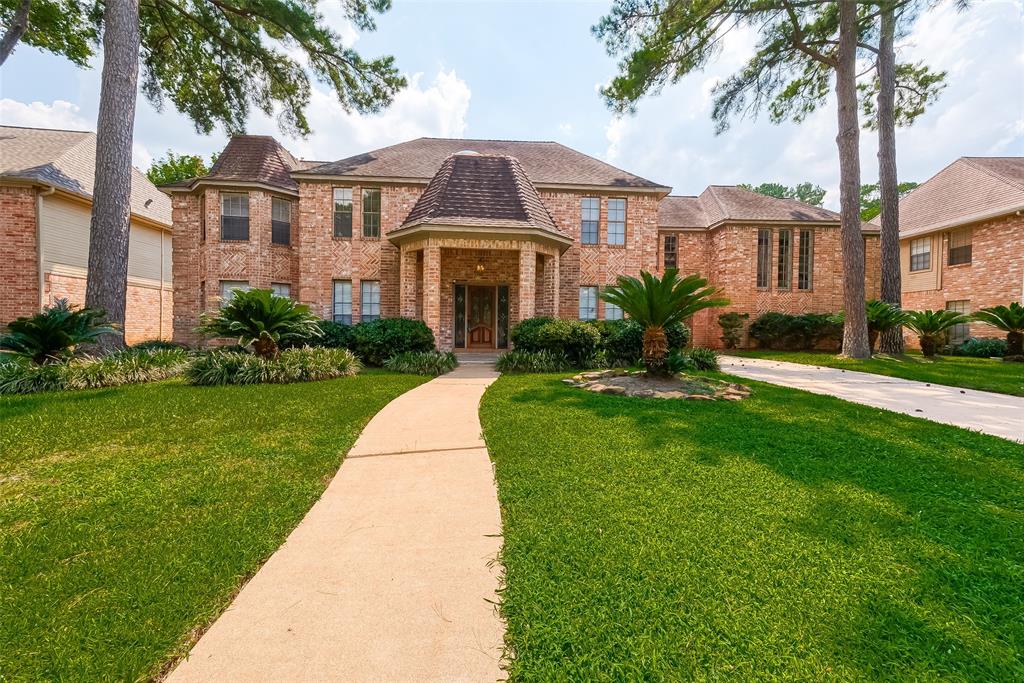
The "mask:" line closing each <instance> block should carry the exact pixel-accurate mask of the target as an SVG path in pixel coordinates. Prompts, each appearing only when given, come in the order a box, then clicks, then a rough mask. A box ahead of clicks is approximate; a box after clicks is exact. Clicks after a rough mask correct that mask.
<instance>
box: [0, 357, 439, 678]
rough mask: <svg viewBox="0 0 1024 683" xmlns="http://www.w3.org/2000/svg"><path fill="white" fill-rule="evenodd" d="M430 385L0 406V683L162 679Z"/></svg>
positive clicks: (356, 384)
mask: <svg viewBox="0 0 1024 683" xmlns="http://www.w3.org/2000/svg"><path fill="white" fill-rule="evenodd" d="M423 381H425V380H424V379H423V378H419V377H415V376H411V375H395V374H391V373H384V372H373V371H370V372H367V373H366V374H361V375H359V376H356V377H348V378H344V379H338V380H332V381H325V382H315V383H308V384H290V385H264V386H244V387H189V386H186V385H184V384H183V383H182V382H181V381H180V380H172V381H169V382H161V383H155V384H147V385H140V386H132V387H121V388H117V389H99V390H87V391H79V392H72V393H61V394H48V395H33V396H19V397H11V398H4V397H0V614H2V615H3V616H2V618H0V672H2V673H0V678H2V679H4V680H140V679H142V680H144V679H148V678H151V677H153V676H155V675H157V674H159V672H160V670H161V668H162V667H163V666H165V665H166V664H167V663H168V662H169V661H170V660H171V659H173V658H174V657H176V656H179V655H183V654H185V652H187V650H188V647H189V645H190V644H191V642H192V639H193V638H194V637H195V636H196V635H197V634H198V633H199V632H200V630H201V629H203V628H204V627H205V625H207V624H208V623H209V622H210V621H212V620H213V619H214V618H215V617H216V616H217V615H218V614H219V613H220V612H221V611H222V610H223V609H224V607H225V606H226V605H227V604H228V602H229V601H230V599H231V597H232V596H233V595H234V593H235V592H236V591H237V589H238V588H239V586H240V585H241V584H242V583H243V582H244V581H245V580H246V578H247V577H249V576H250V575H252V574H253V572H255V570H256V569H257V568H259V566H260V565H261V564H262V563H263V562H264V561H265V560H266V559H267V557H269V555H270V554H271V553H272V552H273V551H274V550H275V549H276V548H277V547H278V546H279V545H280V544H281V543H282V541H284V539H285V537H286V536H287V534H288V533H289V532H290V531H291V530H292V529H293V528H294V527H295V525H296V524H297V523H298V522H299V520H300V519H301V518H302V517H303V515H304V514H305V513H306V511H307V510H308V509H309V507H310V506H311V505H312V503H313V502H314V501H315V500H316V499H317V498H318V497H319V495H320V493H321V492H322V491H323V489H324V488H325V487H326V485H327V483H328V482H329V481H330V479H331V477H332V476H333V475H334V473H335V471H336V470H337V468H338V465H339V464H340V462H341V460H342V455H343V454H344V453H345V452H346V451H347V450H348V449H349V448H350V447H351V446H352V444H353V443H354V441H355V439H356V437H357V436H358V434H359V432H360V431H361V430H362V427H363V426H364V425H365V424H366V422H367V421H368V420H369V419H370V417H371V416H372V415H373V414H374V413H376V412H377V411H378V410H380V408H382V407H383V406H384V405H385V404H387V403H388V402H389V401H390V400H391V399H392V398H394V397H395V396H398V395H399V394H401V393H403V392H404V391H406V390H408V389H411V388H412V387H414V386H416V385H418V384H420V383H421V382H423Z"/></svg>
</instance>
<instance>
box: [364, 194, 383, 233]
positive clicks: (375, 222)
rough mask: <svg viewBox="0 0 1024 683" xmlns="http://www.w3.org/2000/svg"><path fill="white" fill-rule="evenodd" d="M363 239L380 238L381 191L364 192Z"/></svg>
mask: <svg viewBox="0 0 1024 683" xmlns="http://www.w3.org/2000/svg"><path fill="white" fill-rule="evenodd" d="M363 237H380V190H378V189H376V188H375V189H372V190H371V189H367V190H363Z"/></svg>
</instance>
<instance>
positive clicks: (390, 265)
mask: <svg viewBox="0 0 1024 683" xmlns="http://www.w3.org/2000/svg"><path fill="white" fill-rule="evenodd" d="M163 189H164V190H165V191H167V192H168V193H169V194H171V196H172V200H173V223H174V282H175V297H174V302H175V304H174V306H175V312H174V327H175V338H176V339H179V340H181V341H192V342H194V341H197V338H196V336H195V334H194V332H193V328H194V327H195V326H196V323H197V319H198V315H199V313H200V312H201V311H203V310H207V309H211V308H214V307H216V306H218V305H219V301H220V300H221V299H222V298H223V297H227V296H230V293H231V291H232V290H233V289H236V288H247V287H262V288H273V289H274V290H276V291H277V292H279V293H281V294H286V295H288V296H292V297H293V298H296V299H298V300H300V301H302V302H304V303H307V304H309V305H311V306H312V307H313V310H314V311H315V312H316V313H318V314H319V315H321V316H323V317H325V318H332V319H334V320H338V321H341V322H358V321H360V320H367V319H372V318H375V317H393V316H404V317H413V318H420V319H422V320H424V321H425V322H426V323H427V324H428V325H429V326H430V327H431V329H432V330H433V331H434V333H435V335H436V337H437V340H438V344H439V346H440V347H441V348H445V349H451V348H455V349H463V348H466V349H474V348H477V349H494V348H499V349H500V348H507V346H508V344H509V339H508V336H509V329H510V327H511V326H512V325H514V324H515V323H516V322H518V321H519V320H523V319H526V318H530V317H533V316H538V315H551V316H561V317H568V318H577V317H578V318H582V319H602V318H617V317H621V315H622V312H621V311H619V310H617V309H616V308H615V307H613V306H610V305H607V304H605V303H603V302H601V301H600V299H599V297H598V294H599V293H600V290H601V289H602V288H603V287H605V286H607V285H609V284H612V283H614V282H615V279H616V278H617V277H618V276H619V275H622V274H629V275H637V274H639V272H640V271H641V270H649V271H654V272H662V271H663V270H664V268H665V267H666V266H672V265H677V266H678V267H679V268H680V269H681V270H682V271H683V272H684V273H691V272H696V273H700V274H702V275H704V276H705V277H708V278H709V279H710V280H711V281H712V282H713V283H715V284H718V285H719V286H722V287H723V288H724V289H725V290H726V294H727V295H728V296H729V297H730V298H731V299H732V300H733V307H734V308H735V309H738V310H742V311H748V312H751V313H755V314H756V313H757V312H763V311H767V310H781V311H787V312H833V311H836V310H838V309H839V308H841V305H842V278H841V271H842V268H841V259H840V241H839V216H838V215H837V214H835V213H833V212H831V211H827V210H825V209H820V208H817V207H811V206H807V205H804V204H801V203H799V202H795V201H790V200H779V199H774V198H770V197H764V196H761V195H757V194H753V193H751V192H747V191H746V190H743V189H740V188H736V187H718V186H716V187H710V188H708V189H707V190H705V192H704V193H703V194H701V195H700V196H699V197H672V196H669V192H670V188H668V187H665V186H663V185H659V184H658V183H654V182H651V181H649V180H646V179H644V178H640V177H638V176H636V175H633V174H631V173H628V172H626V171H623V170H620V169H617V168H615V167H613V166H610V165H608V164H606V163H604V162H602V161H599V160H597V159H594V158H593V157H589V156H587V155H585V154H582V153H580V152H577V151H575V150H572V149H569V148H567V147H565V146H563V145H560V144H558V143H554V142H516V141H499V140H461V139H438V138H421V139H418V140H412V141H410V142H405V143H401V144H397V145H393V146H391V147H386V148H383V149H379V150H374V151H372V152H368V153H366V154H361V155H358V156H355V157H350V158H348V159H342V160H340V161H336V162H329V163H325V162H311V161H303V160H299V159H296V158H294V157H293V156H292V155H291V154H290V153H288V152H287V150H285V149H284V148H283V147H281V146H280V145H279V144H278V143H277V142H276V141H275V140H274V139H273V138H269V137H261V136H239V137H235V138H233V139H232V140H231V142H230V143H229V144H228V146H227V147H226V148H225V149H224V151H223V152H222V154H221V155H220V156H219V158H218V161H217V163H216V164H215V165H214V167H213V168H212V169H211V171H210V174H209V175H207V176H204V177H202V178H196V179H192V180H189V181H185V182H182V183H177V184H175V185H173V186H167V187H165V188H163ZM865 239H866V241H867V243H868V244H869V249H868V254H869V272H870V273H872V276H871V278H870V279H869V291H870V290H872V289H873V290H877V285H876V284H875V283H876V281H877V262H878V258H877V242H878V240H877V235H875V234H874V233H873V232H872V231H871V230H867V231H866V232H865ZM693 328H694V341H695V343H697V344H704V345H717V343H718V336H719V334H720V331H719V329H718V326H717V323H716V320H715V318H714V317H712V316H711V315H710V314H708V313H705V314H702V315H699V316H698V317H697V319H696V320H694V321H693Z"/></svg>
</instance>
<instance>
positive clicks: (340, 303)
mask: <svg viewBox="0 0 1024 683" xmlns="http://www.w3.org/2000/svg"><path fill="white" fill-rule="evenodd" d="M333 317H334V322H336V323H341V324H343V325H351V324H352V283H351V282H349V281H348V280H335V281H334V316H333Z"/></svg>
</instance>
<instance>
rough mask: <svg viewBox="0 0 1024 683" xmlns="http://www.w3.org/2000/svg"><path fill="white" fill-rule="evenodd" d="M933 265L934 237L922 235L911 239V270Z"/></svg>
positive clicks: (923, 268) (925, 268)
mask: <svg viewBox="0 0 1024 683" xmlns="http://www.w3.org/2000/svg"><path fill="white" fill-rule="evenodd" d="M931 267H932V238H931V237H922V238H920V239H916V240H911V241H910V272H911V273H914V272H917V271H919V270H929V269H930V268H931Z"/></svg>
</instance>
